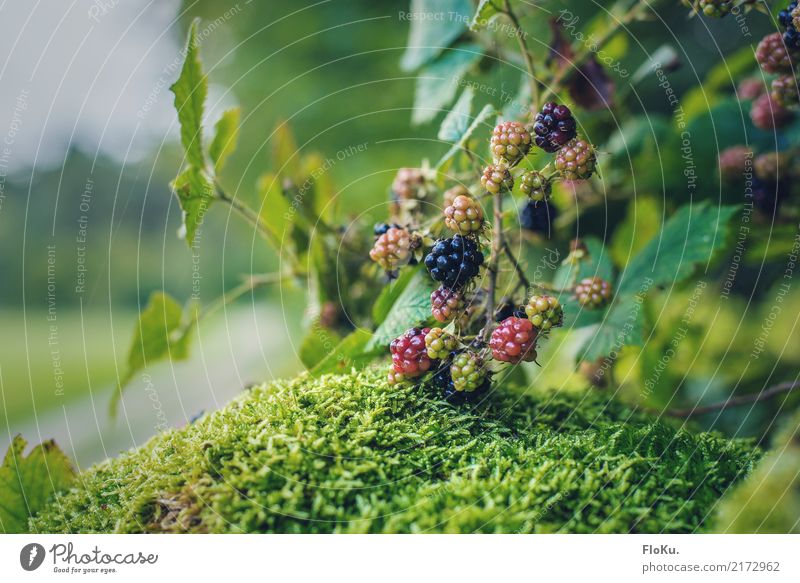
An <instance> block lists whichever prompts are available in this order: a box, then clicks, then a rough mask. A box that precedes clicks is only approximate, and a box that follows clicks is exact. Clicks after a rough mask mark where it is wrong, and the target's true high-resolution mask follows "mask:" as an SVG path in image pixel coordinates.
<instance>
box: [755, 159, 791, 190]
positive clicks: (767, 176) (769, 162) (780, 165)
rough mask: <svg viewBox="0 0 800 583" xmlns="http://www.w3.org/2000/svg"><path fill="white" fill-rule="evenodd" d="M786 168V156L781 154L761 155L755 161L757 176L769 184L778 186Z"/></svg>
mask: <svg viewBox="0 0 800 583" xmlns="http://www.w3.org/2000/svg"><path fill="white" fill-rule="evenodd" d="M786 166H787V160H786V156H785V154H783V153H781V152H768V153H766V154H761V155H759V156H757V157H756V159H755V160H754V161H753V171H754V172H755V175H756V176H757V177H758V178H759V179H760V180H763V181H764V182H766V183H767V184H777V183H778V182H779V181H780V178H781V175H782V172H781V171H782V170H785V169H786Z"/></svg>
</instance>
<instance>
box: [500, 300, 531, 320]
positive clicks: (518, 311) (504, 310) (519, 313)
mask: <svg viewBox="0 0 800 583" xmlns="http://www.w3.org/2000/svg"><path fill="white" fill-rule="evenodd" d="M511 316H514V317H516V318H526V317H527V316H526V315H525V307H524V306H516V305H514V304H511V303H508V302H506V303H504V304H502V305H500V307H498V308H497V310H495V312H494V321H495V322H502V321H503V320H505V319H506V318H510V317H511Z"/></svg>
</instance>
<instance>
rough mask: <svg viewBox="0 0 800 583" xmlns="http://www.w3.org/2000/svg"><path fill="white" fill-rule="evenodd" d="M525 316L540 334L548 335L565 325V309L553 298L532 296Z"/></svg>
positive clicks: (526, 307)
mask: <svg viewBox="0 0 800 583" xmlns="http://www.w3.org/2000/svg"><path fill="white" fill-rule="evenodd" d="M525 314H527V316H528V319H529V320H530V321H531V324H533V327H534V328H536V330H538V331H539V333H546V332H548V331H549V330H550V329H551V328H558V327H559V326H561V325H562V324H563V323H564V308H562V307H561V302H559V301H558V299H557V298H554V297H553V296H531V299H529V300H528V305H527V306H525Z"/></svg>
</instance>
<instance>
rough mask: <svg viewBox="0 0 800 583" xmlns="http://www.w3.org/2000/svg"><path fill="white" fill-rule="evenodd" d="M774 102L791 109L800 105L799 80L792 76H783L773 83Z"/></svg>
mask: <svg viewBox="0 0 800 583" xmlns="http://www.w3.org/2000/svg"><path fill="white" fill-rule="evenodd" d="M770 95H771V96H772V100H773V101H774V102H775V103H778V104H779V105H782V106H783V107H791V106H792V105H797V104H798V103H800V91H799V90H798V87H797V79H795V78H794V76H792V75H781V76H780V77H778V78H777V79H774V80H773V81H772V92H771V93H770Z"/></svg>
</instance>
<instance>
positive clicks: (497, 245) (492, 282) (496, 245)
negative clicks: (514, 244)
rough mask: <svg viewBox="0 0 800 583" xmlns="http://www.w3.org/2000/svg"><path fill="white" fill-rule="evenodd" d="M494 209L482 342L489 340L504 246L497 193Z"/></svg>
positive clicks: (499, 195) (500, 195) (494, 199)
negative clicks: (487, 293) (487, 294)
mask: <svg viewBox="0 0 800 583" xmlns="http://www.w3.org/2000/svg"><path fill="white" fill-rule="evenodd" d="M492 201H493V205H492V206H493V209H494V226H493V230H494V236H493V237H492V256H491V258H490V259H489V268H488V269H489V296H488V298H487V299H486V325H485V326H484V327H483V333H482V334H481V336H482V338H483V340H484V341H486V340H488V339H489V334H490V333H491V331H492V323H493V322H494V307H495V294H496V293H497V276H498V275H499V272H500V253H501V252H502V250H503V245H504V244H505V238H504V237H503V195H502V194H501V193H497V194H495V195H494V197H493V198H492Z"/></svg>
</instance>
